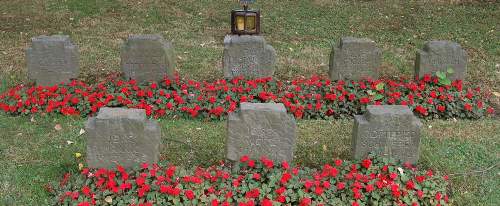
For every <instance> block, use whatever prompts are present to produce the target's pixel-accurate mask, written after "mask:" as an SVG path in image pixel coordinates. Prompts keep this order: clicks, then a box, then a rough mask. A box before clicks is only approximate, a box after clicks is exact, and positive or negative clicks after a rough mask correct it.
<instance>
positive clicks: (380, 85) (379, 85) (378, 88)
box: [375, 82, 385, 90]
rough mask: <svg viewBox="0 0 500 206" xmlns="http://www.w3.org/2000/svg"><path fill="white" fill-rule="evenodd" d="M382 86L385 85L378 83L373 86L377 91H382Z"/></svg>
mask: <svg viewBox="0 0 500 206" xmlns="http://www.w3.org/2000/svg"><path fill="white" fill-rule="evenodd" d="M384 86H385V83H384V82H380V83H378V84H377V86H375V88H376V89H377V90H382V89H384Z"/></svg>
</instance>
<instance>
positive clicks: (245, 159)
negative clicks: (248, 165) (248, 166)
mask: <svg viewBox="0 0 500 206" xmlns="http://www.w3.org/2000/svg"><path fill="white" fill-rule="evenodd" d="M249 159H250V158H249V157H248V156H247V155H243V156H242V157H240V162H247V161H248V160H249Z"/></svg>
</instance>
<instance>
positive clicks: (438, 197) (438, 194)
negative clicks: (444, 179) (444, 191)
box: [435, 192, 442, 200]
mask: <svg viewBox="0 0 500 206" xmlns="http://www.w3.org/2000/svg"><path fill="white" fill-rule="evenodd" d="M441 197H442V196H441V193H440V192H437V193H436V196H435V198H436V200H441Z"/></svg>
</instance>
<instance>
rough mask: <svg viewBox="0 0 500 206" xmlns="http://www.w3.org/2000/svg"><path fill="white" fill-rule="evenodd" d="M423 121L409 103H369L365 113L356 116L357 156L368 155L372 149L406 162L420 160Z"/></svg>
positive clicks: (354, 139) (354, 148)
mask: <svg viewBox="0 0 500 206" xmlns="http://www.w3.org/2000/svg"><path fill="white" fill-rule="evenodd" d="M421 126H422V124H421V123H420V120H419V119H418V118H416V117H415V116H414V115H413V113H412V112H411V110H410V109H409V108H408V107H407V106H402V105H377V106H375V105H369V106H368V107H367V112H366V113H365V115H356V116H355V124H354V131H353V139H352V140H353V150H354V151H353V155H354V158H355V159H362V158H365V157H366V156H367V155H368V154H369V153H370V152H373V153H376V154H378V155H381V156H384V157H392V158H394V159H397V160H401V161H402V162H410V163H416V162H417V160H418V156H419V145H420V128H421Z"/></svg>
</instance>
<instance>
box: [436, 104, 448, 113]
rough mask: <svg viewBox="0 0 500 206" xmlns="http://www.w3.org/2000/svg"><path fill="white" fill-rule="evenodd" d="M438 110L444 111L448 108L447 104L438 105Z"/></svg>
mask: <svg viewBox="0 0 500 206" xmlns="http://www.w3.org/2000/svg"><path fill="white" fill-rule="evenodd" d="M437 110H438V111H440V112H444V110H446V106H443V105H438V106H437Z"/></svg>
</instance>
